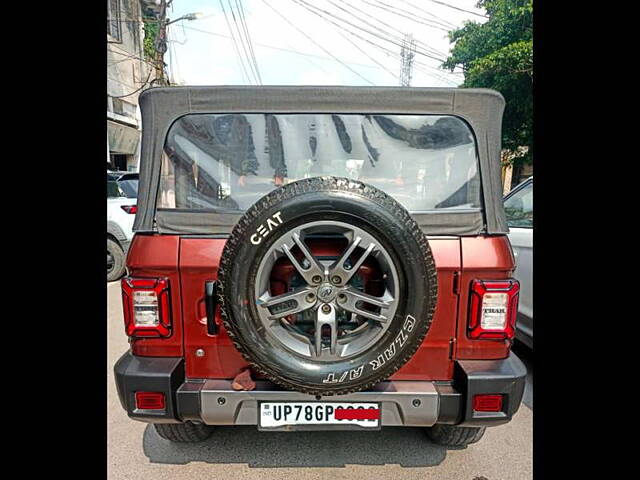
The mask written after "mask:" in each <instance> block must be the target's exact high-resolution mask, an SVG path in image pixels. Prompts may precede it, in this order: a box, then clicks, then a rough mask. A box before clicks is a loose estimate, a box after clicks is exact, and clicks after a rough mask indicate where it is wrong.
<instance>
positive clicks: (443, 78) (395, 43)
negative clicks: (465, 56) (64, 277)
mask: <svg viewBox="0 0 640 480" xmlns="http://www.w3.org/2000/svg"><path fill="white" fill-rule="evenodd" d="M293 1H295V2H296V3H298V2H302V3H304V4H305V5H307V6H308V7H307V6H305V8H307V10H309V11H311V12H312V13H316V14H317V15H318V16H320V17H321V18H323V19H324V20H325V21H327V22H330V23H333V22H332V20H329V19H327V18H325V17H323V16H322V15H321V14H319V13H318V12H316V11H315V10H320V11H322V12H325V13H327V14H328V15H329V16H331V17H332V18H336V19H338V20H342V21H343V22H346V23H347V24H349V25H352V26H355V27H356V28H358V29H359V30H363V31H365V32H367V33H369V34H370V35H373V36H375V37H376V38H378V39H381V40H383V41H386V42H390V43H392V44H393V45H395V46H398V47H402V45H401V43H400V42H394V41H392V40H389V39H388V38H384V37H381V36H380V35H378V34H375V33H372V32H371V31H369V30H367V29H363V28H361V27H358V26H357V25H354V24H352V23H351V22H349V21H346V20H344V19H341V18H340V17H336V16H335V15H332V14H331V13H329V12H326V10H322V9H319V8H317V7H313V6H312V5H309V4H308V3H306V2H305V1H304V0H293ZM309 7H312V8H314V9H315V10H311V9H310V8H309ZM340 28H342V29H343V30H344V31H346V32H347V33H349V34H350V35H353V36H355V37H357V38H359V39H361V40H364V41H365V42H367V43H370V44H371V45H373V46H375V47H376V48H379V49H382V50H383V51H385V52H387V53H386V54H387V56H389V53H391V55H392V56H393V57H396V53H395V52H390V51H389V50H388V49H386V48H384V47H382V46H380V45H378V44H376V43H374V42H371V41H370V40H368V39H365V38H363V37H361V36H359V35H357V34H356V33H354V32H352V31H351V30H349V29H348V28H346V27H344V26H340ZM417 53H420V54H421V55H424V56H427V57H429V58H433V57H431V56H430V55H428V54H426V53H424V52H421V51H417ZM436 60H438V61H439V62H440V61H443V60H441V59H436ZM416 63H417V62H416ZM424 66H425V67H426V68H431V69H432V70H434V71H436V72H438V75H432V76H434V77H436V78H438V79H439V80H440V81H444V82H450V83H452V84H455V82H453V81H451V80H449V79H446V78H445V77H443V76H442V73H444V72H440V71H439V70H438V69H436V68H434V67H431V66H429V65H426V64H425V65H424ZM421 71H423V72H424V70H421ZM425 73H427V72H425ZM427 74H428V73H427Z"/></svg>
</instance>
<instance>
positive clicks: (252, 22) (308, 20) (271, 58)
mask: <svg viewBox="0 0 640 480" xmlns="http://www.w3.org/2000/svg"><path fill="white" fill-rule="evenodd" d="M476 2H477V0H406V1H404V0H347V1H345V0H174V1H173V2H172V4H171V6H170V7H169V10H168V12H167V16H168V17H169V20H172V19H177V18H179V17H181V16H182V15H185V14H188V13H195V12H199V13H202V14H203V16H202V17H201V18H199V19H197V20H193V21H186V20H182V21H179V22H176V23H174V24H172V25H170V26H169V27H168V28H169V40H170V43H169V50H168V52H167V54H166V55H165V62H166V63H167V64H168V65H169V75H170V78H171V79H172V81H173V82H175V83H179V84H183V85H256V84H259V82H260V80H261V83H262V84H263V85H360V86H366V85H377V86H395V85H399V84H400V81H399V74H400V70H401V58H400V51H401V46H400V43H401V42H402V38H403V37H404V35H407V34H411V35H413V38H414V39H415V41H416V48H417V53H416V55H415V57H414V67H413V77H412V80H411V86H414V87H453V86H457V85H459V84H460V83H462V81H463V80H464V77H463V75H462V74H461V73H451V72H449V71H447V70H443V69H441V68H439V67H440V65H441V63H442V60H443V59H444V58H445V57H446V55H447V54H448V52H449V50H450V48H451V44H450V43H449V39H448V36H447V30H449V29H453V27H461V26H462V25H463V24H464V22H466V21H477V22H484V21H486V18H485V17H482V16H478V15H474V14H473V13H467V12H464V11H461V10H458V9H455V8H451V6H453V7H457V8H459V9H462V10H467V11H470V12H476V13H477V14H484V11H483V10H482V9H478V8H476V7H475V4H476ZM443 4H447V5H449V6H447V5H443ZM240 6H242V9H243V10H244V14H245V18H246V27H247V31H248V32H249V37H250V39H251V43H252V46H253V51H254V53H255V60H256V64H257V70H258V72H259V77H260V78H259V79H258V78H257V75H255V74H253V73H252V70H251V68H250V67H249V63H248V62H249V61H248V60H246V56H245V55H244V50H245V49H243V44H242V42H241V40H240V38H239V33H238V29H237V28H239V29H240V30H242V22H241V19H240V17H239V7H240ZM314 7H315V9H314ZM223 8H224V12H223ZM232 11H233V13H234V15H235V17H236V18H235V19H236V21H237V25H238V27H237V28H236V23H235V22H234V18H233V15H232ZM314 11H315V12H316V13H313V12H314ZM393 12H395V13H393ZM225 13H226V17H225ZM323 17H324V18H323ZM336 17H338V18H336ZM340 19H343V20H345V21H346V22H349V23H350V24H351V25H350V24H349V23H345V22H344V21H341V20H340ZM329 20H330V21H332V22H334V23H330V21H329ZM358 27H359V28H358ZM230 31H231V32H233V35H234V36H235V37H236V43H237V47H238V51H240V53H241V55H240V56H239V55H238V53H237V52H236V49H235V47H234V42H233V40H232V38H231V33H230ZM369 32H371V33H369ZM242 38H244V36H243V37H242ZM372 43H373V44H377V46H374V45H372ZM246 49H247V51H248V50H249V48H248V46H246ZM240 58H243V59H245V60H244V70H243V68H242V64H243V63H241V60H240Z"/></svg>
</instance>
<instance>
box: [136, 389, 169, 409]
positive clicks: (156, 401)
mask: <svg viewBox="0 0 640 480" xmlns="http://www.w3.org/2000/svg"><path fill="white" fill-rule="evenodd" d="M136 408H137V409H138V410H164V393H162V392H136Z"/></svg>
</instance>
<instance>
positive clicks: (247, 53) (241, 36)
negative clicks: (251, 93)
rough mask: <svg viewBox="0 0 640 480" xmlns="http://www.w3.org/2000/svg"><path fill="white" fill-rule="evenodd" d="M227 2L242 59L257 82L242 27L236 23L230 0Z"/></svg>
mask: <svg viewBox="0 0 640 480" xmlns="http://www.w3.org/2000/svg"><path fill="white" fill-rule="evenodd" d="M227 4H228V5H229V11H230V12H231V18H232V19H233V24H234V25H235V27H236V32H237V34H238V38H239V39H240V45H242V50H243V51H244V59H245V60H246V62H247V64H248V65H249V71H250V72H251V75H252V76H253V80H254V81H255V82H256V84H258V83H259V82H258V76H257V75H256V72H255V70H254V66H253V63H252V62H251V56H250V55H249V51H248V48H247V46H246V45H245V44H246V39H245V38H244V35H243V34H242V29H241V28H240V26H239V25H238V20H237V19H236V14H235V12H234V10H233V6H232V5H231V0H227Z"/></svg>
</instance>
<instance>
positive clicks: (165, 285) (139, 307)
mask: <svg viewBox="0 0 640 480" xmlns="http://www.w3.org/2000/svg"><path fill="white" fill-rule="evenodd" d="M122 305H123V307H124V325H125V330H126V332H127V335H129V336H130V337H168V336H169V335H171V310H170V302H169V279H167V278H132V277H125V278H123V279H122Z"/></svg>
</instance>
